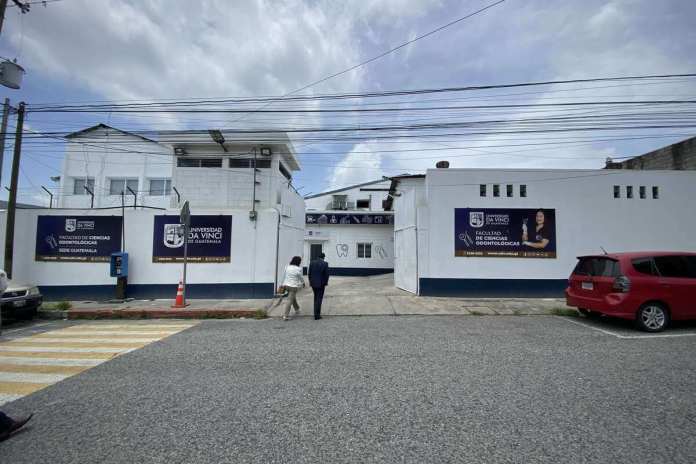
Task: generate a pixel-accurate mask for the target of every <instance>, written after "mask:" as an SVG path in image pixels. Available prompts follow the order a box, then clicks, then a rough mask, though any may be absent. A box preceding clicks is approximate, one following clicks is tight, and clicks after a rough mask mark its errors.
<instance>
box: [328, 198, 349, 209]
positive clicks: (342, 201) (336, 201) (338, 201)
mask: <svg viewBox="0 0 696 464" xmlns="http://www.w3.org/2000/svg"><path fill="white" fill-rule="evenodd" d="M331 209H348V195H333V196H332V205H331Z"/></svg>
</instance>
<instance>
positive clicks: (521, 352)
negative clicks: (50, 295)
mask: <svg viewBox="0 0 696 464" xmlns="http://www.w3.org/2000/svg"><path fill="white" fill-rule="evenodd" d="M695 348H696V337H689V336H683V337H673V338H646V339H620V338H617V337H614V336H612V335H610V334H606V333H601V332H599V331H596V330H593V329H592V328H589V327H586V326H581V325H577V324H573V323H570V322H568V321H566V320H563V319H562V318H558V317H550V316H549V317H547V316H535V317H514V316H512V317H505V316H498V317H476V316H469V317H449V316H442V317H363V318H359V317H357V318H355V317H335V318H325V319H323V320H322V321H319V322H315V321H313V320H310V319H309V318H307V319H300V320H295V321H291V322H287V323H284V322H282V321H278V320H268V321H207V322H202V323H201V324H200V325H198V326H196V327H194V328H191V329H188V330H186V331H184V332H181V333H178V334H176V335H173V336H171V337H168V338H166V339H164V340H162V341H160V342H156V343H153V344H151V345H148V346H146V347H145V348H142V349H140V350H137V351H134V352H132V353H129V354H126V355H123V356H120V357H118V358H116V359H114V360H112V361H109V362H106V363H104V364H101V365H99V366H97V367H95V368H93V369H90V370H88V371H86V372H83V373H81V374H78V375H76V376H73V377H70V378H68V379H66V380H64V381H62V382H59V383H57V384H55V385H53V386H51V387H48V388H46V389H44V390H41V391H39V392H37V393H34V394H32V395H30V396H27V397H25V398H22V399H20V400H17V401H15V402H13V403H10V404H8V405H7V407H6V408H5V409H6V410H7V412H10V413H20V412H24V411H34V412H35V413H36V417H35V419H34V420H33V421H32V423H31V427H29V428H28V429H27V430H26V431H24V432H23V433H20V434H18V435H17V436H15V437H13V438H12V439H10V440H8V441H6V442H3V443H0V462H2V463H6V462H7V463H13V464H19V463H40V462H50V463H52V464H57V463H132V462H138V463H218V462H220V463H222V462H224V463H243V462H262V463H281V462H283V463H284V462H312V463H334V462H361V463H362V462H389V463H391V462H412V463H426V462H427V463H431V462H471V463H532V462H534V463H554V464H556V463H631V464H635V463H649V462H650V463H652V462H660V463H673V462H674V463H677V462H678V463H693V462H696V401H694V399H695V396H696V394H695V392H696V375H694V372H696V356H694V351H695Z"/></svg>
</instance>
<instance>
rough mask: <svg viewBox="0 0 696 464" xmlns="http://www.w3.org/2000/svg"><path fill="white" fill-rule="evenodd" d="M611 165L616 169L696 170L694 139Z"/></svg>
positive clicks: (695, 140) (695, 145) (695, 143)
mask: <svg viewBox="0 0 696 464" xmlns="http://www.w3.org/2000/svg"><path fill="white" fill-rule="evenodd" d="M613 164H614V165H615V166H616V168H618V169H646V170H696V137H692V138H690V139H687V140H683V141H681V142H678V143H675V144H672V145H669V146H667V147H663V148H660V149H658V150H654V151H651V152H649V153H646V154H644V155H641V156H637V157H635V158H631V159H628V160H625V161H622V162H619V163H613Z"/></svg>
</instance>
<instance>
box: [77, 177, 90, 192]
mask: <svg viewBox="0 0 696 464" xmlns="http://www.w3.org/2000/svg"><path fill="white" fill-rule="evenodd" d="M85 187H87V188H88V189H90V190H91V191H92V192H94V179H91V178H88V177H82V178H76V179H75V183H74V184H73V195H88V193H87V190H85Z"/></svg>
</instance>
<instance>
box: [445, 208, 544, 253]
mask: <svg viewBox="0 0 696 464" xmlns="http://www.w3.org/2000/svg"><path fill="white" fill-rule="evenodd" d="M454 255H455V256H470V257H476V256H478V257H503V258H506V257H507V258H555V257H556V210H553V209H502V208H456V209H455V210H454Z"/></svg>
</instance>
